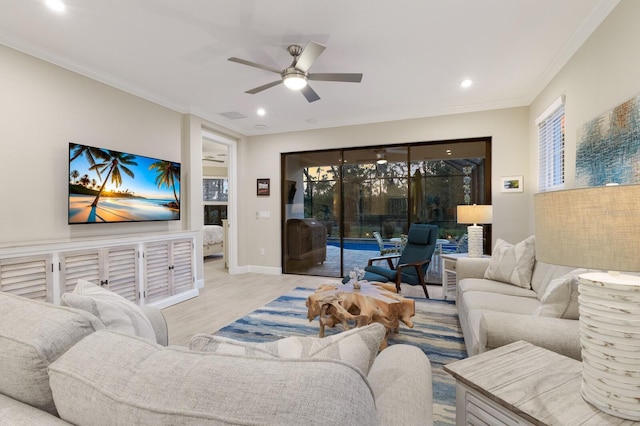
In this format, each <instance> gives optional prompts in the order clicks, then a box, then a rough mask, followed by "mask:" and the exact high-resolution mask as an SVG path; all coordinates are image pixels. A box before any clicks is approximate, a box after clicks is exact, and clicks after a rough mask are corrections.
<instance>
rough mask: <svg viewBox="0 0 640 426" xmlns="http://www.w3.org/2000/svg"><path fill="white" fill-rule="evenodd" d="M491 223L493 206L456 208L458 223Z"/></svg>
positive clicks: (475, 205)
mask: <svg viewBox="0 0 640 426" xmlns="http://www.w3.org/2000/svg"><path fill="white" fill-rule="evenodd" d="M491 222H493V206H489V205H477V204H473V205H466V206H458V223H473V224H478V223H491Z"/></svg>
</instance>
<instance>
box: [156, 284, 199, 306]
mask: <svg viewBox="0 0 640 426" xmlns="http://www.w3.org/2000/svg"><path fill="white" fill-rule="evenodd" d="M199 294H200V292H199V291H198V289H196V288H193V289H191V290H187V291H183V292H182V293H180V294H176V295H173V296H169V297H167V298H166V299H162V300H159V301H157V302H152V303H147V304H146V306H153V307H154V308H158V309H162V308H166V307H168V306H171V305H175V304H176V303H180V302H184V301H185V300H189V299H193V298H194V297H196V296H198V295H199Z"/></svg>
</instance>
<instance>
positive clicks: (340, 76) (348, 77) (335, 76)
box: [308, 72, 362, 83]
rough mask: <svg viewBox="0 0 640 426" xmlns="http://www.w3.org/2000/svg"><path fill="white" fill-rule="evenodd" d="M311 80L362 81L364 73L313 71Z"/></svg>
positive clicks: (310, 76)
mask: <svg viewBox="0 0 640 426" xmlns="http://www.w3.org/2000/svg"><path fill="white" fill-rule="evenodd" d="M308 78H309V80H314V81H342V82H345V83H360V82H361V81H362V74H350V73H322V72H320V73H313V74H309V76H308Z"/></svg>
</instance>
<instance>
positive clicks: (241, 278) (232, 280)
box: [162, 256, 442, 346]
mask: <svg viewBox="0 0 640 426" xmlns="http://www.w3.org/2000/svg"><path fill="white" fill-rule="evenodd" d="M204 280H205V283H204V288H203V289H201V290H200V295H199V296H198V297H195V298H193V299H190V300H187V301H184V302H182V303H179V304H177V305H173V306H170V307H168V308H164V309H163V310H162V314H163V315H164V317H165V318H166V320H167V325H168V328H169V344H171V345H180V346H186V345H187V344H188V343H189V340H190V339H191V337H192V336H193V335H194V334H197V333H214V332H216V331H218V330H219V329H221V328H222V327H224V326H226V325H228V324H231V323H232V322H234V321H236V320H238V319H240V318H242V317H243V316H245V315H247V314H248V313H250V312H252V311H254V310H256V309H257V308H259V307H261V306H264V305H266V304H267V303H269V302H271V301H272V300H275V299H277V298H278V297H279V296H281V295H283V294H285V293H287V292H289V291H291V290H292V289H293V288H295V287H311V288H313V287H318V286H319V285H320V284H325V283H340V282H341V280H340V279H338V278H327V277H316V276H307V275H291V274H282V275H265V274H255V273H250V274H236V275H230V274H228V273H227V270H226V269H225V268H224V262H223V260H222V257H213V256H210V257H207V258H205V260H204ZM428 291H429V295H430V296H431V297H432V298H442V287H438V286H428ZM402 293H403V295H408V296H412V297H424V293H423V291H422V288H421V287H419V286H418V287H411V286H407V288H406V289H405V287H404V286H403V288H402Z"/></svg>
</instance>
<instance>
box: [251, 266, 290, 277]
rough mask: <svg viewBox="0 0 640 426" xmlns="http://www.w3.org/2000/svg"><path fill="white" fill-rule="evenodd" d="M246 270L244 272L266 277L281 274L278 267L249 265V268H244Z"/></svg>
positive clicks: (280, 269)
mask: <svg viewBox="0 0 640 426" xmlns="http://www.w3.org/2000/svg"><path fill="white" fill-rule="evenodd" d="M246 268H247V271H246V272H253V273H256V274H267V275H281V274H282V268H280V267H273V266H256V265H249V266H246Z"/></svg>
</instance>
